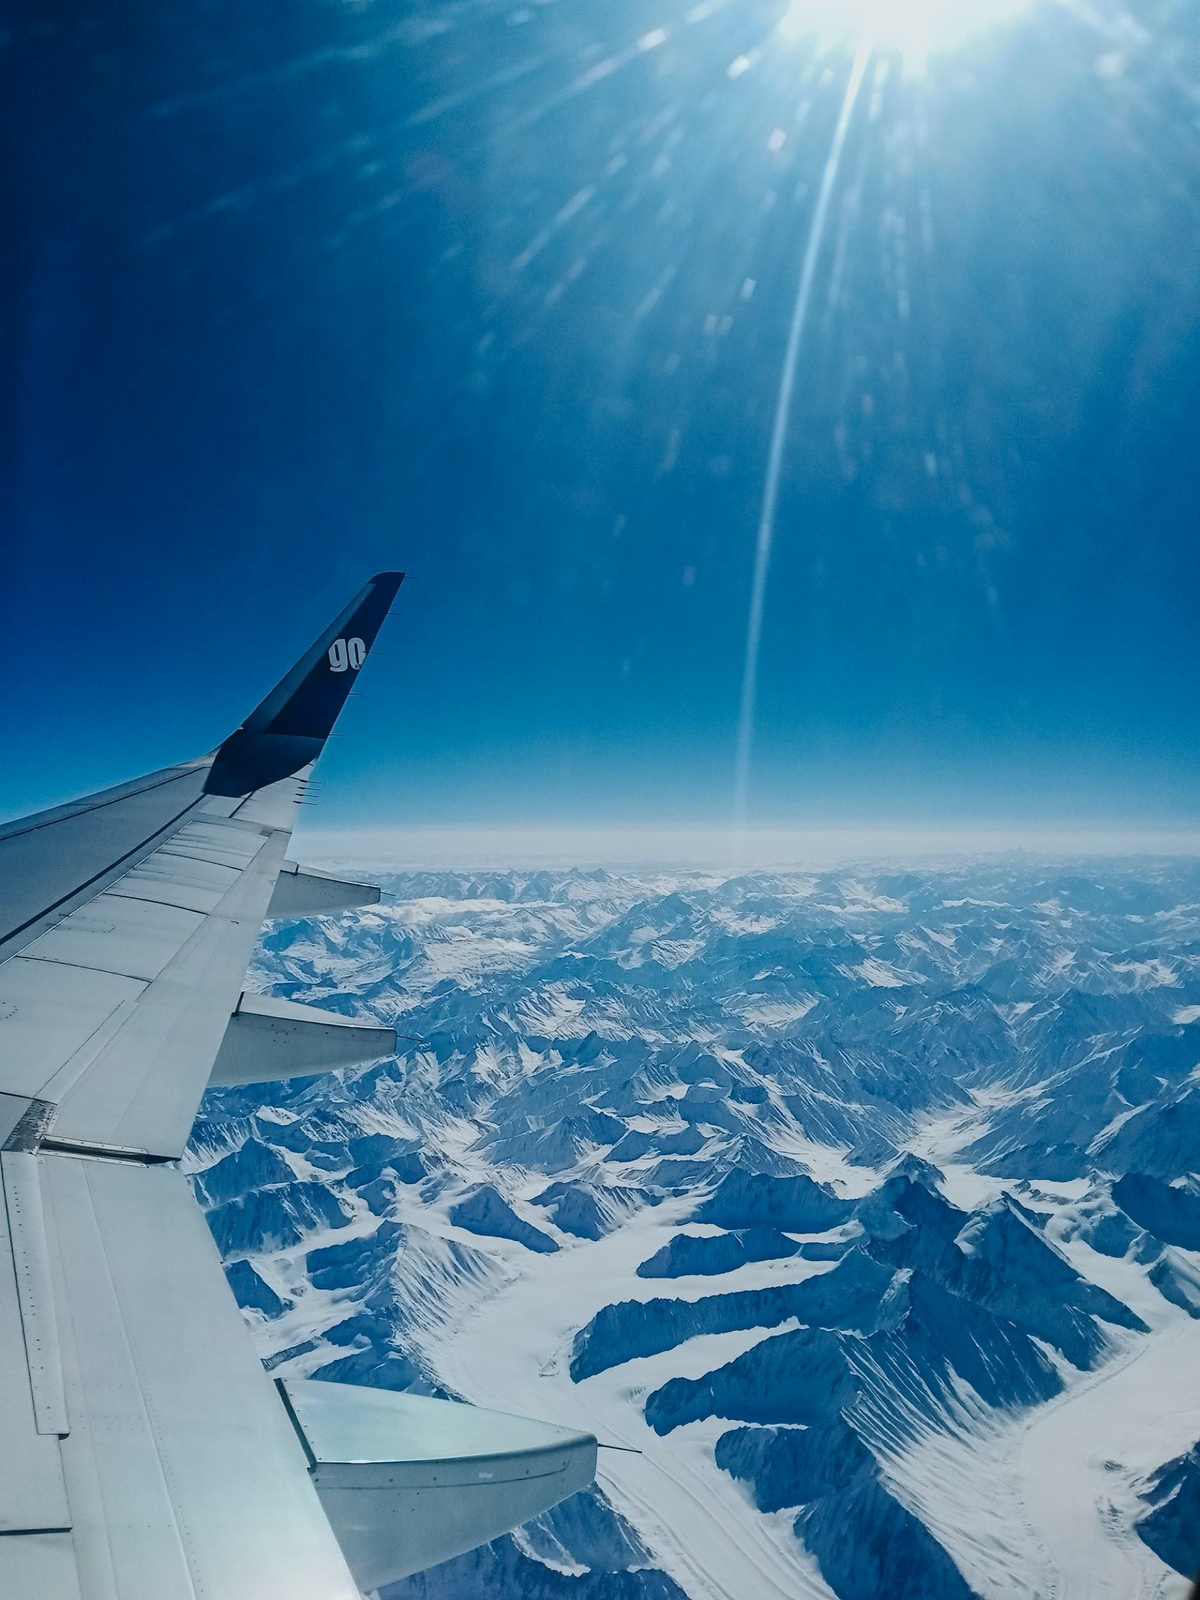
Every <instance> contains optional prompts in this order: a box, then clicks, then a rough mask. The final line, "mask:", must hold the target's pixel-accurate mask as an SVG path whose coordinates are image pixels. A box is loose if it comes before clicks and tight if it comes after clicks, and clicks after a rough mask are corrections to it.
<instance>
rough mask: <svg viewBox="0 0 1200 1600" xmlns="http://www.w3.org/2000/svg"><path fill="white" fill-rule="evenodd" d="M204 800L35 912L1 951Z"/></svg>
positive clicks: (6, 939) (191, 804) (0, 943)
mask: <svg viewBox="0 0 1200 1600" xmlns="http://www.w3.org/2000/svg"><path fill="white" fill-rule="evenodd" d="M204 798H205V797H204V796H203V795H201V796H200V797H199V798H198V799H195V800H192V801H190V802H189V803H188V804H187V805H186V806H184V808H183V810H182V811H179V812H176V814H175V815H174V816H173V817H171V818H170V820H169V821H167V822H164V823H163V825H162V827H161V828H156V829H155V830H154V832H153V833H149V834H147V835H146V837H145V838H144V839H142V840H141V841H140V843H138V844H135V845H134V846H133V848H132V850H126V852H125V854H124V855H121V856H118V857H117V859H116V860H115V861H110V862H109V863H108V865H107V866H106V867H101V868H100V871H99V872H94V873H93V874H92V876H91V877H90V878H87V879H85V881H84V882H83V883H77V884H75V885H74V886H73V887H72V888H70V889H68V891H67V893H66V894H64V895H60V896H59V897H58V899H57V900H55V901H53V902H52V903H51V904H50V905H48V906H43V907H42V909H41V910H40V911H35V912H34V914H33V916H32V917H26V919H25V921H24V922H22V923H21V925H20V926H19V927H16V928H13V929H12V930H11V932H9V933H7V934H6V935H5V936H4V938H3V939H0V950H2V949H3V947H4V946H5V945H6V944H11V942H12V941H13V940H14V939H15V938H16V937H17V935H18V934H22V933H24V932H25V930H26V929H27V928H32V927H33V926H34V924H35V923H38V922H40V921H41V920H42V918H43V917H48V916H49V915H50V913H51V912H52V911H57V910H58V908H59V906H63V905H66V903H67V901H68V900H74V898H75V896H76V895H79V894H82V893H83V891H84V890H85V889H90V888H91V886H92V884H94V883H98V882H99V881H100V879H101V878H103V877H106V876H107V875H108V874H109V873H110V872H112V871H113V869H114V868H116V867H119V866H120V865H121V864H122V862H124V861H128V860H129V858H130V857H131V856H136V855H137V853H138V851H139V850H144V849H145V847H146V846H147V845H148V844H149V843H150V841H151V840H152V839H157V838H158V836H159V835H160V834H163V833H167V832H168V831H169V830H170V829H171V828H173V827H174V826H175V824H176V823H177V822H179V821H180V820H181V819H182V818H183V817H186V816H187V814H188V812H189V811H194V810H196V808H197V807H198V806H200V805H202V804H203V802H204ZM108 804H110V805H115V804H116V802H115V801H109V802H108ZM44 826H49V824H44Z"/></svg>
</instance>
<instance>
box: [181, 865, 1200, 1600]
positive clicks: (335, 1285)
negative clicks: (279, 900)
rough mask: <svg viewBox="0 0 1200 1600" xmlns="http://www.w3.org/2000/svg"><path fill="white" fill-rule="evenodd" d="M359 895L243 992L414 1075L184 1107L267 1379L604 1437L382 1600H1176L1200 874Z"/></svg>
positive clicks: (1199, 1001)
mask: <svg viewBox="0 0 1200 1600" xmlns="http://www.w3.org/2000/svg"><path fill="white" fill-rule="evenodd" d="M383 882H384V885H385V891H386V893H385V903H384V904H383V905H382V906H380V907H376V908H372V909H371V910H368V911H360V912H354V913H347V914H345V915H341V916H337V917H330V918H324V919H312V920H308V921H302V922H291V923H277V924H274V925H273V926H271V927H270V928H269V929H268V930H267V932H266V935H265V937H264V939H263V942H262V947H261V949H260V952H259V955H258V958H257V960H256V964H255V966H254V969H253V971H252V978H251V982H252V984H253V985H254V986H256V987H258V988H261V989H263V990H265V991H268V992H270V993H272V994H276V995H279V996H283V997H285V998H289V999H295V1000H300V1001H305V1002H309V1003H312V1004H316V1005H320V1006H323V1007H326V1008H328V1009H332V1010H337V1011H340V1012H343V1013H345V1014H347V1015H359V1014H363V1015H371V1016H374V1017H377V1018H379V1019H381V1020H384V1021H387V1022H389V1023H394V1024H395V1026H396V1028H397V1030H398V1031H399V1033H400V1034H401V1035H404V1036H406V1037H405V1039H404V1040H403V1041H402V1053H401V1054H400V1055H399V1056H398V1057H397V1058H396V1059H394V1060H390V1061H387V1062H384V1063H381V1064H379V1065H377V1066H374V1067H371V1068H366V1069H360V1070H357V1071H345V1072H341V1073H338V1074H332V1075H329V1076H324V1077H319V1078H313V1079H307V1080H305V1079H295V1080H292V1081H290V1082H287V1083H280V1084H271V1085H266V1086H258V1087H252V1088H245V1089H236V1090H225V1091H221V1092H218V1093H213V1094H211V1095H210V1096H208V1098H207V1099H206V1101H205V1104H204V1109H203V1115H202V1118H201V1120H200V1122H199V1123H198V1124H197V1129H196V1135H195V1139H194V1143H193V1147H192V1151H191V1154H190V1158H189V1160H190V1165H191V1167H192V1169H193V1173H194V1184H195V1188H196V1192H197V1194H198V1196H199V1198H200V1199H201V1202H202V1203H203V1204H204V1205H205V1207H206V1208H207V1209H208V1216H209V1222H210V1224H211V1226H212V1230H213V1233H214V1236H215V1237H216V1239H217V1241H218V1243H219V1245H220V1248H221V1250H222V1252H223V1254H224V1255H225V1258H226V1261H227V1266H228V1272H229V1276H230V1281H231V1283H232V1285H233V1288H234V1290H235V1292H236V1294H237V1296H238V1299H239V1301H240V1302H241V1304H242V1306H243V1307H244V1309H245V1314H246V1317H247V1319H248V1321H249V1322H250V1324H251V1326H252V1328H253V1330H254V1333H255V1337H256V1339H257V1341H258V1344H259V1348H260V1351H261V1354H262V1356H263V1358H264V1360H265V1361H266V1362H267V1363H268V1365H269V1366H271V1367H272V1368H273V1369H274V1370H275V1371H277V1372H279V1373H290V1374H295V1375H318V1376H321V1377H324V1378H335V1379H344V1380H348V1381H352V1382H362V1383H373V1384H381V1385H386V1386H389V1387H393V1388H408V1387H413V1388H417V1389H420V1390H423V1391H426V1392H435V1393H443V1394H449V1395H456V1396H461V1397H462V1398H465V1399H468V1400H473V1401H476V1402H478V1403H481V1404H485V1405H491V1406H496V1407H499V1408H501V1409H510V1410H514V1411H521V1412H525V1413H527V1414H530V1415H535V1416H543V1417H546V1418H548V1419H553V1420H555V1421H559V1422H562V1423H564V1424H567V1425H572V1426H583V1427H586V1428H588V1429H590V1430H592V1431H593V1432H595V1433H596V1435H597V1436H598V1437H599V1438H600V1439H601V1440H602V1441H603V1442H604V1443H606V1444H610V1445H614V1446H621V1447H624V1448H623V1449H621V1450H616V1449H614V1450H605V1451H602V1453H601V1471H600V1477H599V1481H598V1485H597V1488H596V1489H595V1490H594V1491H591V1492H589V1493H588V1494H585V1495H579V1496H576V1497H575V1499H574V1500H572V1501H569V1502H567V1503H565V1504H564V1505H563V1506H561V1507H559V1508H558V1509H557V1510H556V1511H555V1512H553V1513H551V1514H550V1515H548V1516H547V1517H545V1518H543V1519H541V1520H540V1521H539V1522H538V1523H535V1524H532V1525H530V1526H529V1527H528V1528H526V1529H523V1530H521V1531H520V1532H519V1533H518V1534H516V1535H514V1536H511V1537H509V1538H506V1539H502V1540H499V1541H497V1542H496V1543H495V1544H493V1545H491V1546H488V1547H487V1548H486V1549H484V1550H483V1551H480V1552H475V1553H473V1554H472V1555H469V1556H464V1557H462V1558H460V1559H458V1560H457V1561H453V1562H449V1563H447V1564H446V1565H445V1566H443V1567H440V1568H437V1569H435V1570H433V1571H432V1572H429V1573H426V1574H422V1575H420V1576H418V1577H415V1578H412V1579H409V1580H407V1581H406V1582H404V1583H402V1584H399V1585H396V1586H394V1587H393V1589H392V1590H390V1591H389V1595H388V1600H482V1597H483V1596H485V1595H486V1596H487V1597H489V1600H682V1597H685V1596H686V1597H687V1600H804V1597H817V1596H821V1597H828V1596H836V1597H838V1600H878V1597H879V1596H882V1595H884V1594H886V1595H888V1596H889V1597H893V1600H967V1597H968V1596H972V1595H974V1596H979V1597H981V1600H1001V1597H1017V1596H1022V1597H1032V1596H1039V1597H1045V1600H1050V1597H1054V1600H1067V1597H1069V1596H1073V1595H1079V1596H1085V1595H1086V1596H1088V1597H1089V1600H1106V1597H1110V1596H1111V1597H1112V1600H1117V1597H1120V1600H1132V1597H1136V1596H1143V1597H1149V1596H1160V1597H1166V1596H1174V1595H1179V1594H1182V1593H1184V1592H1185V1590H1186V1584H1185V1583H1184V1581H1183V1579H1182V1578H1181V1577H1180V1576H1179V1573H1180V1572H1182V1571H1185V1570H1188V1569H1190V1568H1193V1567H1198V1568H1200V1444H1198V1441H1200V1182H1197V1179H1196V1176H1195V1169H1196V1168H1197V1166H1198V1165H1200V1157H1198V1152H1200V862H1197V861H1194V860H1173V861H1147V860H1138V861H1136V862H1130V861H1124V862H1121V861H1103V862H1101V861H1095V860H1089V861H1087V862H1082V863H1071V864H1046V863H1041V862H1036V861H1032V860H1030V859H1026V858H1023V857H1020V856H1013V857H1009V858H1004V859H993V860H985V861H976V862H971V863H969V864H963V863H958V864H954V865H946V866H937V867H932V866H925V865H922V866H920V867H912V868H910V867H904V868H896V869H893V870H881V869H880V868H879V867H870V868H867V867H860V868H857V869H851V868H847V869H843V870H830V871H820V872H813V873H778V874H768V873H752V874H748V875H744V876H737V877H728V876H719V875H713V874H704V873H690V874H689V873H679V872H674V873H670V874H661V875H657V874H652V873H640V874H637V875H618V874H613V873H609V872H605V871H601V870H596V871H582V870H578V871H554V872H549V871H547V872H528V871H527V872H480V873H475V874H470V873H463V872H449V871H448V872H421V873H408V874H390V875H387V876H386V877H384V879H383ZM634 1452H640V1453H634Z"/></svg>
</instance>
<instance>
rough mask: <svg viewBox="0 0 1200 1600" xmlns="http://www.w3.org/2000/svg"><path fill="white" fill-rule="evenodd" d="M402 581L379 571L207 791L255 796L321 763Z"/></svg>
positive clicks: (244, 730)
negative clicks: (318, 761)
mask: <svg viewBox="0 0 1200 1600" xmlns="http://www.w3.org/2000/svg"><path fill="white" fill-rule="evenodd" d="M403 581H404V574H403V573H402V572H380V573H377V574H376V576H375V577H373V578H372V579H371V581H370V582H369V583H368V584H367V585H366V587H365V588H363V589H361V590H360V591H359V593H358V594H356V595H355V597H354V599H353V600H351V602H350V604H349V605H348V606H347V607H346V609H345V610H344V611H342V612H341V613H340V614H339V615H338V616H337V617H336V618H335V619H334V620H333V621H332V622H331V623H330V624H329V626H328V628H326V630H325V632H324V633H323V634H322V635H321V637H320V638H319V639H318V640H317V641H316V643H315V644H314V645H313V646H312V648H311V649H310V650H307V651H306V652H305V654H304V655H302V656H301V657H300V659H299V661H297V663H296V665H295V666H294V667H293V668H292V670H291V671H290V672H289V673H287V674H286V676H285V677H283V678H282V679H281V680H280V681H279V683H277V684H276V685H275V687H274V688H273V689H272V690H271V692H270V694H269V695H268V696H267V698H266V699H265V700H264V701H263V702H262V704H261V705H260V706H258V707H257V708H256V709H255V710H254V711H252V712H251V713H250V715H249V716H248V717H247V718H246V720H245V722H243V723H242V725H241V727H240V728H238V729H237V731H236V732H235V733H231V734H230V735H229V737H228V739H226V740H225V743H224V744H223V745H222V746H221V748H220V749H219V750H218V751H217V753H216V755H215V756H214V758H213V764H212V768H211V770H210V772H209V774H208V779H207V781H206V783H205V785H204V787H205V792H206V793H208V794H224V795H245V794H251V793H253V791H254V790H255V789H262V788H265V787H266V785H267V784H269V783H277V782H278V781H279V780H280V779H281V778H288V777H290V776H291V775H292V773H294V772H299V771H300V769H301V767H305V766H307V765H308V763H309V762H310V761H315V760H316V759H317V757H318V756H319V755H320V754H321V751H322V749H323V748H324V746H325V740H326V739H327V738H328V737H329V734H330V731H331V729H332V728H333V725H334V723H335V722H336V721H337V718H338V712H339V711H341V709H342V707H343V705H344V704H345V703H346V696H347V695H348V694H349V693H350V691H351V689H352V688H353V687H354V683H355V680H356V679H357V677H358V672H359V668H360V667H361V666H362V664H363V662H364V661H365V660H366V659H367V655H368V653H369V652H370V649H371V646H372V645H373V644H374V643H375V637H376V635H377V634H378V632H379V629H380V627H381V626H382V625H383V619H384V617H385V616H386V615H387V611H388V607H389V606H390V605H391V603H392V601H393V600H394V599H395V597H396V591H397V590H398V589H399V587H400V585H401V583H403Z"/></svg>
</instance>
